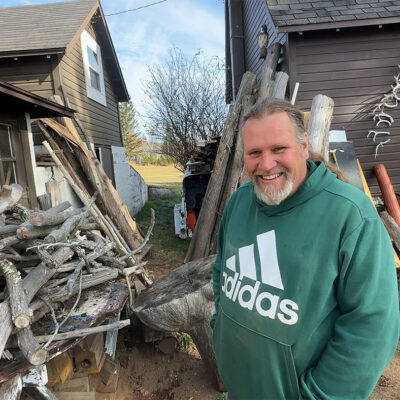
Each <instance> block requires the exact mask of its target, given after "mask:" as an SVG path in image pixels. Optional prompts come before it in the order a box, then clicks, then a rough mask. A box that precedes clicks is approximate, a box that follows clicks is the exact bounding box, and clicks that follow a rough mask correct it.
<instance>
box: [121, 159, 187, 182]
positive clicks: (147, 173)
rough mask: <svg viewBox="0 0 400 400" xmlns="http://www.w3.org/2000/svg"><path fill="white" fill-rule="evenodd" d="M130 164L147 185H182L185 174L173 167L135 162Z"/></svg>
mask: <svg viewBox="0 0 400 400" xmlns="http://www.w3.org/2000/svg"><path fill="white" fill-rule="evenodd" d="M129 164H130V165H131V166H132V167H133V168H134V169H135V170H136V171H137V172H139V174H140V175H141V176H142V178H143V179H144V181H145V182H146V183H180V182H182V178H183V173H182V172H180V171H178V170H177V169H176V168H175V167H174V166H173V165H167V166H165V167H164V166H162V165H140V164H135V163H133V162H129Z"/></svg>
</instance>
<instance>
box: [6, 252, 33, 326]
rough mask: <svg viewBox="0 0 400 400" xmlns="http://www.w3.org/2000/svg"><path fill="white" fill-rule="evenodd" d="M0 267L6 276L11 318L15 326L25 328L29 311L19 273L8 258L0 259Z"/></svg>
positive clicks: (27, 323)
mask: <svg viewBox="0 0 400 400" xmlns="http://www.w3.org/2000/svg"><path fill="white" fill-rule="evenodd" d="M0 269H1V270H2V271H3V274H4V276H5V278H6V282H7V289H8V294H9V300H10V309H11V319H12V321H13V323H14V325H15V326H16V327H17V328H26V327H27V326H29V324H30V320H31V319H30V313H29V310H28V304H27V301H26V297H25V293H24V290H23V287H22V278H21V274H20V273H19V271H17V269H16V268H15V265H14V264H13V263H12V262H11V261H9V260H4V259H3V260H1V259H0Z"/></svg>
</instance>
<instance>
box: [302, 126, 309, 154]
mask: <svg viewBox="0 0 400 400" xmlns="http://www.w3.org/2000/svg"><path fill="white" fill-rule="evenodd" d="M301 151H302V153H303V157H304V158H305V159H306V160H308V158H309V157H310V152H309V148H308V133H307V132H304V142H303V143H302V144H301Z"/></svg>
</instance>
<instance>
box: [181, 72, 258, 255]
mask: <svg viewBox="0 0 400 400" xmlns="http://www.w3.org/2000/svg"><path fill="white" fill-rule="evenodd" d="M255 80H256V76H255V75H254V74H253V73H251V72H246V73H245V74H244V75H243V78H242V82H241V85H240V88H239V92H238V95H237V98H236V101H235V103H234V104H232V105H231V107H230V108H229V112H228V116H227V119H226V121H225V125H224V130H223V132H222V137H221V141H220V143H219V147H218V153H217V157H216V159H215V163H214V168H213V172H212V174H211V177H210V180H209V182H208V186H207V191H206V194H205V196H204V199H203V205H202V207H201V210H200V214H199V217H198V219H197V223H196V227H195V230H194V233H193V237H192V240H191V242H190V245H189V249H188V252H187V254H186V258H185V261H191V260H195V259H197V258H201V257H204V256H207V255H208V254H209V250H210V238H211V235H212V230H213V228H214V225H215V219H216V211H217V210H218V206H219V202H220V197H221V188H222V187H223V185H224V179H225V173H226V166H227V163H228V160H229V157H230V154H231V148H232V145H233V143H234V140H235V136H236V133H237V125H238V123H239V117H240V110H241V108H242V101H243V99H244V97H245V96H247V95H249V94H251V92H252V90H253V86H254V83H255Z"/></svg>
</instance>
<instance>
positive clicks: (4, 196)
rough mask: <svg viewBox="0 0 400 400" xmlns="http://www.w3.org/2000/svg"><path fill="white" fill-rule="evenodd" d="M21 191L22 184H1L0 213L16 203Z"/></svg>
mask: <svg viewBox="0 0 400 400" xmlns="http://www.w3.org/2000/svg"><path fill="white" fill-rule="evenodd" d="M23 191H24V190H23V188H22V186H21V185H19V184H18V183H12V184H11V185H3V186H2V188H1V191H0V214H1V213H3V212H4V211H6V210H9V209H11V208H12V207H13V206H14V204H17V203H18V201H19V199H20V198H21V196H22V193H23Z"/></svg>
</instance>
